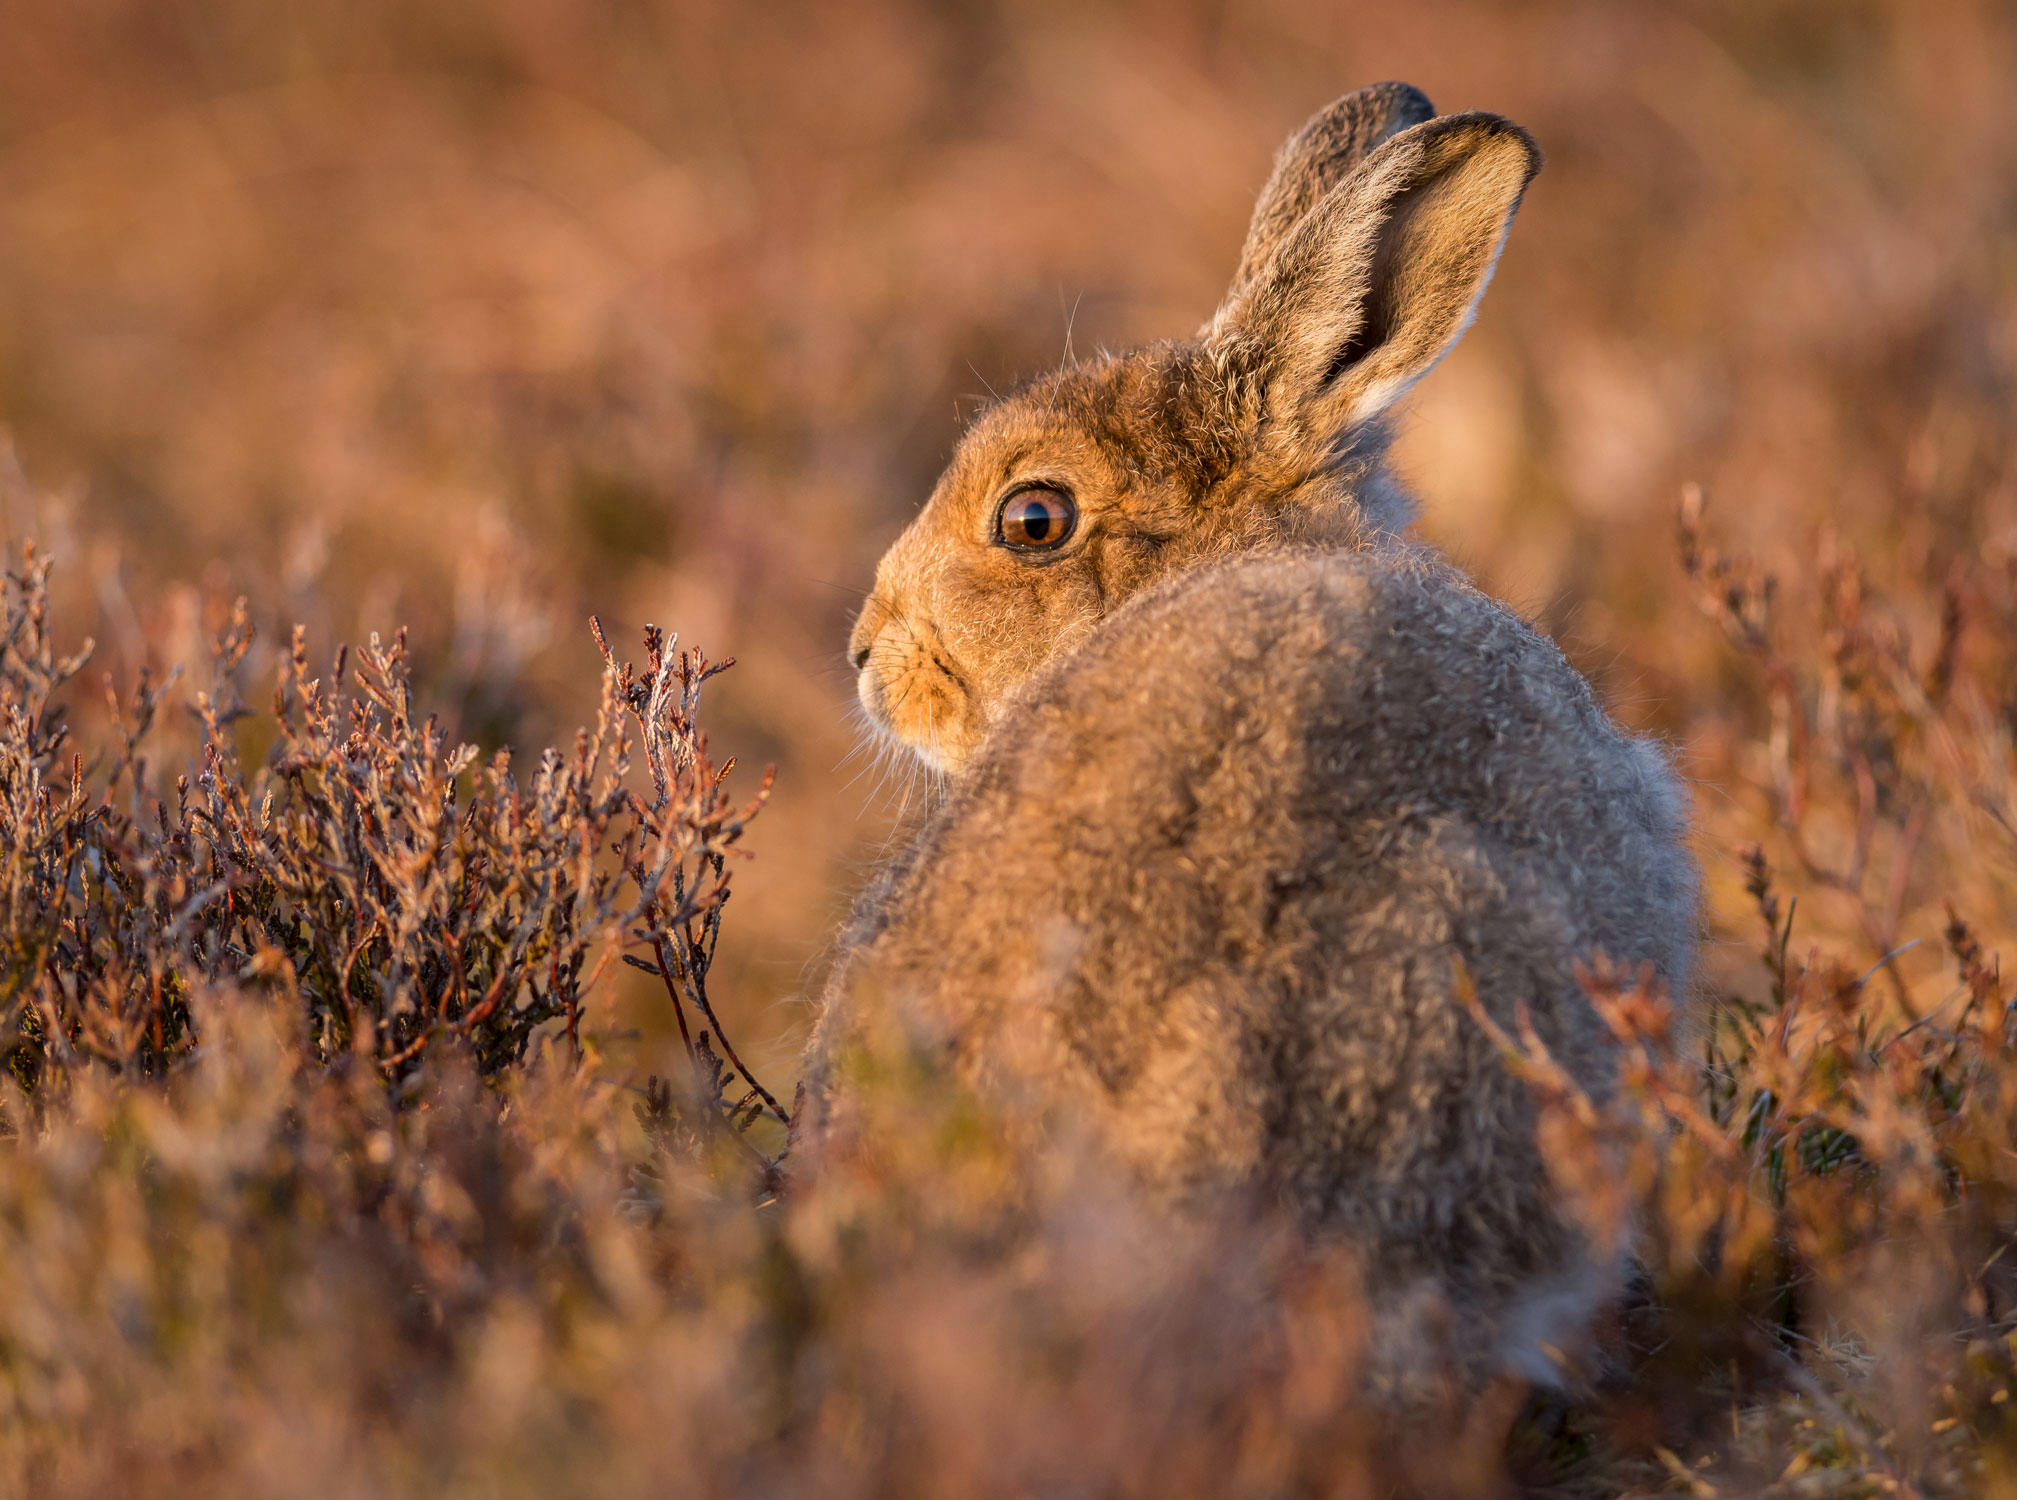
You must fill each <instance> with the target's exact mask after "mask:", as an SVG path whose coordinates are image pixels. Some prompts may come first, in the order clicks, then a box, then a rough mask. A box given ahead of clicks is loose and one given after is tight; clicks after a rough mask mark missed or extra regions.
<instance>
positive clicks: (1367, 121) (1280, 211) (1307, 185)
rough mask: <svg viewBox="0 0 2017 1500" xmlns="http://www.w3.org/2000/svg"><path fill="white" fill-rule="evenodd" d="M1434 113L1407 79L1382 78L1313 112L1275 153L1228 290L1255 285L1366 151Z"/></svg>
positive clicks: (1423, 97) (1424, 96)
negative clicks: (1391, 80) (1292, 234)
mask: <svg viewBox="0 0 2017 1500" xmlns="http://www.w3.org/2000/svg"><path fill="white" fill-rule="evenodd" d="M1435 115H1436V107H1435V106H1434V105H1433V104H1431V103H1429V96H1428V95H1427V94H1424V93H1423V92H1422V91H1421V90H1420V89H1418V88H1416V87H1414V86H1413V85H1412V84H1406V83H1375V84H1373V85H1371V86H1370V87H1367V88H1362V89H1360V90H1358V91H1357V92H1356V93H1351V94H1347V95H1345V96H1344V98H1342V99H1336V100H1333V101H1332V102H1331V103H1330V104H1327V105H1326V106H1324V108H1322V109H1320V110H1318V111H1317V112H1316V113H1315V114H1313V115H1311V116H1310V118H1309V120H1308V122H1307V123H1305V124H1304V126H1303V128H1302V129H1301V130H1298V131H1297V132H1296V133H1295V134H1294V135H1292V136H1290V137H1289V138H1288V141H1287V142H1286V143H1285V144H1284V145H1283V146H1282V149H1281V153H1280V154H1279V155H1277V156H1276V157H1275V170H1274V171H1273V172H1272V173H1271V174H1270V175H1269V177H1268V185H1267V186H1266V187H1264V188H1262V189H1261V196H1260V199H1259V200H1258V201H1257V202H1256V203H1255V204H1254V217H1253V222H1252V223H1251V224H1249V225H1248V226H1247V242H1246V244H1245V246H1243V247H1242V248H1241V250H1240V267H1239V269H1238V270H1237V271H1235V272H1234V273H1233V285H1232V291H1231V293H1229V294H1228V295H1237V294H1238V293H1239V292H1240V291H1241V290H1242V289H1243V288H1245V287H1246V286H1248V285H1250V284H1251V283H1252V281H1253V279H1254V278H1255V277H1256V276H1258V275H1259V274H1260V272H1261V269H1262V267H1264V266H1266V265H1267V263H1268V261H1269V260H1270V259H1271V258H1272V257H1273V256H1274V253H1275V251H1276V249H1277V248H1279V246H1280V245H1281V243H1282V241H1283V240H1284V239H1286V238H1287V237H1288V234H1289V231H1290V230H1292V229H1294V228H1295V227H1296V225H1297V224H1299V223H1301V222H1302V219H1303V216H1304V215H1305V214H1307V213H1308V212H1309V211H1310V210H1311V209H1312V208H1314V207H1316V205H1317V204H1318V202H1320V201H1321V200H1322V198H1323V197H1324V195H1325V194H1326V193H1328V192H1330V190H1331V189H1332V188H1334V187H1336V186H1337V185H1338V184H1339V183H1341V182H1343V181H1344V180H1345V179H1346V178H1347V177H1349V176H1350V175H1351V174H1352V172H1353V170H1354V169H1355V168H1356V167H1357V166H1358V165H1359V163H1360V162H1362V161H1364V160H1365V159H1366V153H1367V152H1369V151H1371V150H1372V149H1373V148H1374V147H1375V146H1377V145H1379V144H1380V143H1381V142H1382V141H1384V140H1386V138H1387V137H1388V136H1390V135H1392V134H1394V133H1395V132H1396V131H1398V130H1405V129H1407V127H1408V126H1410V125H1419V124H1421V123H1422V122H1423V121H1424V120H1432V119H1434V118H1435Z"/></svg>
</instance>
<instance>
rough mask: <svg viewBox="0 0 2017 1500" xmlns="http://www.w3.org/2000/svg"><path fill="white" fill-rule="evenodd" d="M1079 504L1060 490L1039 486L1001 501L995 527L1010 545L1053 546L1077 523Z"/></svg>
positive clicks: (1066, 535) (1019, 491)
mask: <svg viewBox="0 0 2017 1500" xmlns="http://www.w3.org/2000/svg"><path fill="white" fill-rule="evenodd" d="M1078 518H1079V512H1078V507H1077V506H1076V505H1073V504H1072V497H1071V496H1069V495H1067V494H1066V493H1065V492H1064V491H1063V490H1054V489H1050V488H1047V487H1045V486H1042V485H1039V486H1037V487H1035V488H1033V489H1027V490H1017V491H1016V492H1015V493H1014V494H1013V495H1011V496H1009V497H1008V499H1006V500H1004V501H1003V502H1002V508H1001V519H1000V520H999V521H997V522H996V523H995V530H996V532H997V533H998V534H999V535H1000V537H1001V539H1002V541H1004V542H1005V543H1007V544H1008V545H1009V546H1011V547H1055V546H1057V545H1058V544H1059V543H1060V542H1062V541H1063V540H1064V539H1065V538H1066V537H1068V536H1070V535H1071V534H1072V527H1074V526H1076V525H1077V524H1078Z"/></svg>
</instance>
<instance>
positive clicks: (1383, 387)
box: [1204, 114, 1541, 449]
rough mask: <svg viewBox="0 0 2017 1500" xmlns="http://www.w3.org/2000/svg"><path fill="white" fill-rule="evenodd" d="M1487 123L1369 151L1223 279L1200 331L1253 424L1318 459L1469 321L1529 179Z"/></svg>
mask: <svg viewBox="0 0 2017 1500" xmlns="http://www.w3.org/2000/svg"><path fill="white" fill-rule="evenodd" d="M1540 165H1541V155H1540V152H1539V151H1538V150H1537V149H1536V148H1535V146H1534V143H1533V140H1532V139H1531V138H1530V137H1529V136H1528V135H1527V133H1526V132H1525V131H1524V130H1522V129H1520V127H1519V126H1517V125H1515V124H1513V123H1512V122H1511V121H1509V120H1502V119H1500V118H1499V117H1498V116H1497V115H1486V114H1467V115H1446V116H1444V117H1442V118H1441V119H1435V120H1430V121H1428V122H1426V123H1425V124H1421V125H1415V126H1412V127H1410V128H1407V129H1404V130H1402V131H1401V132H1400V133H1399V134H1397V135H1395V136H1393V137H1391V138H1390V139H1388V140H1387V141H1386V142H1384V143H1383V144H1382V145H1380V146H1378V147H1376V148H1375V149H1374V150H1373V151H1371V152H1370V153H1369V154H1368V155H1367V156H1366V157H1365V159H1364V160H1363V161H1362V162H1361V163H1360V164H1359V166H1358V169H1357V170H1356V171H1354V172H1351V173H1350V174H1349V175H1347V176H1346V177H1345V178H1344V180H1342V181H1341V182H1339V183H1338V184H1337V185H1335V186H1333V187H1332V188H1331V189H1330V190H1329V191H1328V192H1327V193H1325V195H1324V196H1323V197H1322V198H1321V199H1320V200H1319V201H1318V202H1317V203H1316V204H1315V205H1314V206H1313V207H1311V208H1310V209H1309V210H1308V211H1307V212H1305V213H1304V214H1303V215H1302V217H1301V219H1300V221H1298V222H1297V223H1296V224H1295V226H1294V227H1293V228H1292V229H1290V230H1289V231H1288V233H1287V234H1286V235H1284V236H1283V238H1282V240H1281V242H1280V243H1279V244H1278V245H1277V246H1276V247H1275V249H1274V251H1273V253H1272V255H1270V256H1269V257H1268V259H1267V261H1266V262H1265V264H1263V265H1262V266H1261V267H1260V268H1259V269H1258V270H1257V271H1256V272H1255V273H1254V274H1253V275H1252V276H1251V277H1250V278H1249V279H1248V280H1247V281H1246V282H1245V284H1241V283H1240V282H1238V281H1236V282H1235V283H1234V285H1233V289H1232V291H1231V292H1230V293H1229V294H1228V296H1227V298H1226V301H1225V303H1224V304H1223V305H1222V306H1221V307H1220V308H1219V311H1218V314H1217V316H1216V317H1214V318H1213V320H1212V322H1211V323H1210V324H1209V325H1208V326H1207V328H1206V329H1205V333H1204V339H1205V344H1206V347H1207V348H1208V349H1209V350H1210V351H1211V352H1212V354H1213V355H1214V357H1215V358H1216V359H1217V360H1218V362H1219V363H1220V365H1221V367H1222V368H1224V369H1226V370H1227V371H1228V372H1229V373H1237V374H1239V375H1241V376H1243V377H1246V378H1248V379H1251V380H1253V381H1254V382H1256V384H1257V385H1258V388H1259V394H1260V397H1261V411H1260V413H1259V414H1258V415H1259V416H1260V417H1261V419H1262V420H1263V421H1264V422H1265V423H1267V424H1268V425H1269V426H1271V427H1287V428H1288V429H1289V430H1290V431H1291V432H1292V433H1293V434H1294V435H1295V436H1297V437H1298V438H1300V439H1301V440H1303V441H1305V442H1307V443H1309V444H1310V445H1312V446H1313V447H1317V448H1321V449H1328V448H1330V447H1331V446H1332V445H1334V444H1335V443H1336V442H1337V441H1338V440H1339V439H1340V438H1341V437H1343V436H1344V435H1345V434H1346V433H1348V432H1349V430H1350V429H1352V428H1354V427H1357V426H1359V425H1360V424H1362V423H1365V422H1367V421H1370V420H1371V419H1373V418H1374V417H1376V416H1378V415H1379V414H1380V413H1381V412H1382V411H1384V410H1385V409H1386V408H1387V407H1388V406H1390V405H1391V404H1392V403H1393V402H1394V400H1395V399H1396V398H1398V397H1399V396H1400V395H1401V394H1402V392H1404V391H1406V390H1407V388H1408V387H1409V386H1411V385H1413V384H1414V383H1415V381H1417V380H1419V379H1420V378H1421V377H1422V376H1423V375H1424V374H1426V373H1427V372H1428V370H1429V369H1430V368H1431V367H1432V366H1433V365H1434V364H1435V363H1436V361H1437V360H1439V359H1441V358H1442V357H1443V355H1444V353H1445V352H1447V351H1448V349H1449V347H1450V346H1451V345H1452V344H1454V343H1455V342H1456V341H1457V336H1458V335H1459V334H1461V333H1462V332H1463V331H1464V329H1465V327H1466V326H1468V325H1469V323H1470V321H1471V315H1472V313H1473V312H1474V311H1475V310H1476V308H1477V305H1478V298H1479V297H1480V296H1482V295H1483V294H1484V290H1485V283H1486V282H1487V281H1489V280H1490V279H1491V275H1492V267H1493V265H1494V264H1495V263H1496V262H1497V260H1498V258H1499V250H1500V247H1501V246H1503V245H1504V244H1505V240H1506V230H1507V229H1508V227H1509V226H1510V225H1511V224H1512V220H1513V211H1514V210H1515V209H1517V208H1518V207H1519V206H1520V195H1521V194H1522V193H1523V192H1525V191H1526V187H1527V183H1528V182H1529V180H1531V179H1532V177H1533V175H1534V173H1535V172H1536V171H1538V170H1539V169H1540Z"/></svg>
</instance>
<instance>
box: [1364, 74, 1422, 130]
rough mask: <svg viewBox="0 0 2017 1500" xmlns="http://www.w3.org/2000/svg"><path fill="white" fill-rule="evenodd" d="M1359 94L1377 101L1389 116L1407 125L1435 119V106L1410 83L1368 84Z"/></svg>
mask: <svg viewBox="0 0 2017 1500" xmlns="http://www.w3.org/2000/svg"><path fill="white" fill-rule="evenodd" d="M1359 93H1360V95H1361V97H1364V98H1367V99H1377V100H1379V101H1380V102H1381V103H1383V104H1384V105H1386V106H1387V112H1388V114H1389V115H1391V116H1392V117H1394V118H1396V119H1400V120H1404V121H1405V122H1406V123H1407V124H1409V125H1419V124H1420V123H1421V122H1422V121H1424V120H1433V119H1434V118H1435V117H1436V106H1435V105H1433V104H1431V103H1430V102H1429V96H1428V95H1427V94H1425V93H1423V92H1422V91H1421V90H1420V89H1418V88H1416V87H1415V86H1414V85H1413V84H1412V83H1402V82H1401V81H1400V80H1399V79H1398V78H1393V79H1389V80H1387V81H1386V82H1385V83H1375V84H1370V85H1368V86H1367V87H1365V88H1363V89H1360V90H1359Z"/></svg>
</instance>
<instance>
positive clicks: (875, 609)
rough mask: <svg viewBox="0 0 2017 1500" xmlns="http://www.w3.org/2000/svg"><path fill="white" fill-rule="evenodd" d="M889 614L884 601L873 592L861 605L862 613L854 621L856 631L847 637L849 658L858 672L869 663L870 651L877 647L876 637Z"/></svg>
mask: <svg viewBox="0 0 2017 1500" xmlns="http://www.w3.org/2000/svg"><path fill="white" fill-rule="evenodd" d="M888 614H889V611H888V609H887V608H885V607H884V605H883V602H882V601H881V600H880V599H878V598H876V597H875V596H874V595H873V594H871V595H869V599H868V603H866V604H864V605H863V606H862V607H861V615H860V617H859V618H858V619H856V621H855V622H854V633H853V634H852V635H850V636H849V637H848V638H847V659H848V660H849V661H851V662H853V663H854V669H855V670H856V671H857V672H859V671H860V670H861V669H862V668H863V667H866V666H867V665H868V656H869V652H870V651H872V650H873V649H874V648H875V638H876V636H877V634H878V633H879V632H880V631H881V630H882V627H883V621H884V619H885V617H886V616H887V615H888Z"/></svg>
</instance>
